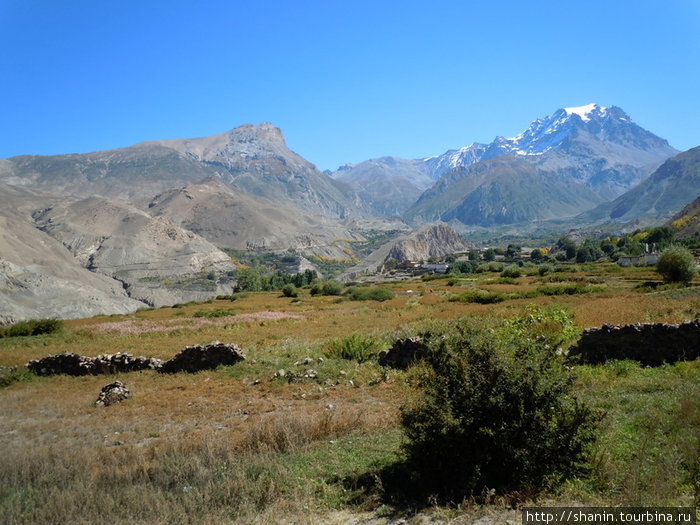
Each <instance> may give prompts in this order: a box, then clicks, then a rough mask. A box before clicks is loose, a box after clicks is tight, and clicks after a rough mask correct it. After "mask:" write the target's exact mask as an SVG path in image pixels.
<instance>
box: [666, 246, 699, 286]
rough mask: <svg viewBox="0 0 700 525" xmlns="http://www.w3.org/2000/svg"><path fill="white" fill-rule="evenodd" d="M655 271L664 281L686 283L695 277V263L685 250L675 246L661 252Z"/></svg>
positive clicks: (693, 258)
mask: <svg viewBox="0 0 700 525" xmlns="http://www.w3.org/2000/svg"><path fill="white" fill-rule="evenodd" d="M656 271H657V272H659V273H660V274H661V276H662V277H663V278H664V281H670V282H686V283H687V282H690V281H692V280H693V277H695V274H696V273H697V263H696V262H695V257H693V254H692V253H690V251H689V250H688V249H687V248H685V247H683V246H680V245H677V244H675V245H672V246H669V247H668V248H666V249H665V250H664V251H663V252H661V255H660V256H659V261H658V262H657V263H656Z"/></svg>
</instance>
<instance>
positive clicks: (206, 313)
mask: <svg viewBox="0 0 700 525" xmlns="http://www.w3.org/2000/svg"><path fill="white" fill-rule="evenodd" d="M192 315H193V317H205V318H207V319H211V318H214V317H228V316H230V315H236V312H232V311H231V310H197V311H196V312H195V313H194V314H192Z"/></svg>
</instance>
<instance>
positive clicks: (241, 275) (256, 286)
mask: <svg viewBox="0 0 700 525" xmlns="http://www.w3.org/2000/svg"><path fill="white" fill-rule="evenodd" d="M236 279H237V284H236V289H237V291H247V292H260V291H263V292H269V291H272V290H282V289H283V288H284V287H285V286H286V285H288V284H292V285H294V286H296V287H297V288H302V287H304V286H309V285H310V284H311V283H313V282H314V281H316V280H317V279H318V273H316V271H315V270H304V271H303V272H298V273H295V274H289V273H284V272H280V271H278V272H275V273H273V274H270V275H262V274H261V272H260V270H259V269H257V268H241V269H239V270H238V271H237V272H236Z"/></svg>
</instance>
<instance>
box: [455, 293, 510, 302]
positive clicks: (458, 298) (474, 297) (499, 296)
mask: <svg viewBox="0 0 700 525" xmlns="http://www.w3.org/2000/svg"><path fill="white" fill-rule="evenodd" d="M506 299H508V295H507V294H504V293H503V292H489V291H486V290H467V291H465V292H462V293H461V294H459V295H454V296H452V297H450V299H449V300H450V301H453V302H460V303H479V304H493V303H500V302H502V301H505V300H506Z"/></svg>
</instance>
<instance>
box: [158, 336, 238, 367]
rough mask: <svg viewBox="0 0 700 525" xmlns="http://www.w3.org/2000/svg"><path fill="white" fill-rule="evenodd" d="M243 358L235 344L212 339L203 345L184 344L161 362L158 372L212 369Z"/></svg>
mask: <svg viewBox="0 0 700 525" xmlns="http://www.w3.org/2000/svg"><path fill="white" fill-rule="evenodd" d="M244 359H245V355H244V354H243V350H241V349H240V348H239V347H238V346H237V345H235V344H232V343H221V342H219V341H213V342H211V343H209V344H208V345H204V346H202V345H193V346H186V347H185V349H184V350H182V351H181V352H179V353H178V354H176V355H175V357H173V358H172V359H170V360H168V361H166V362H165V363H163V366H162V367H160V369H159V372H163V373H167V374H174V373H176V372H198V371H200V370H213V369H214V368H216V367H217V366H219V365H235V364H236V363H238V362H239V361H243V360H244Z"/></svg>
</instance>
